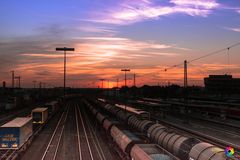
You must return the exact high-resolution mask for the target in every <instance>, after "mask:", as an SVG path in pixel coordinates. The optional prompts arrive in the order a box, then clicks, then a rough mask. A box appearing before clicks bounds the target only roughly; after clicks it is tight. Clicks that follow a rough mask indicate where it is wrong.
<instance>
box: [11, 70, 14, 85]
mask: <svg viewBox="0 0 240 160" xmlns="http://www.w3.org/2000/svg"><path fill="white" fill-rule="evenodd" d="M11 72H12V88H14V78H15V76H14V71H11Z"/></svg>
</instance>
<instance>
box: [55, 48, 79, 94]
mask: <svg viewBox="0 0 240 160" xmlns="http://www.w3.org/2000/svg"><path fill="white" fill-rule="evenodd" d="M74 50H75V49H74V48H67V47H63V48H56V51H64V75H63V95H64V97H65V94H66V64H67V56H66V54H67V51H74Z"/></svg>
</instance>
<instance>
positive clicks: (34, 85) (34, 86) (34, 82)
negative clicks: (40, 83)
mask: <svg viewBox="0 0 240 160" xmlns="http://www.w3.org/2000/svg"><path fill="white" fill-rule="evenodd" d="M36 82H37V81H33V88H34V89H35V88H36Z"/></svg>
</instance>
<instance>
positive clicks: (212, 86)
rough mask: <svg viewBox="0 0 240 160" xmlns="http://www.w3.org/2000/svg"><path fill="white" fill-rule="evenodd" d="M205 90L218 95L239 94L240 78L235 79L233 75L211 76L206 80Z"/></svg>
mask: <svg viewBox="0 0 240 160" xmlns="http://www.w3.org/2000/svg"><path fill="white" fill-rule="evenodd" d="M204 84H205V88H206V89H207V91H209V92H217V93H227V94H229V93H239V91H240V78H233V77H232V75H227V74H226V75H209V77H206V78H204Z"/></svg>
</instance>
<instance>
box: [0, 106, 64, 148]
mask: <svg viewBox="0 0 240 160" xmlns="http://www.w3.org/2000/svg"><path fill="white" fill-rule="evenodd" d="M50 104H51V105H49V104H48V106H49V107H48V108H35V109H33V110H32V113H31V117H18V118H15V119H13V120H12V121H10V122H8V123H6V124H4V125H2V126H1V127H0V149H4V150H6V149H14V150H16V149H19V148H21V147H22V146H23V145H24V144H27V145H28V144H29V143H30V142H28V141H29V139H31V138H32V137H33V135H34V134H36V133H37V132H38V131H40V130H41V128H42V127H43V126H44V125H45V124H46V123H47V120H48V119H50V118H51V117H52V116H53V115H54V114H55V113H56V112H57V109H58V108H59V107H56V106H54V107H53V106H52V105H56V103H50ZM49 108H54V110H52V112H51V113H50V114H48V109H49ZM36 125H37V126H36Z"/></svg>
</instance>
